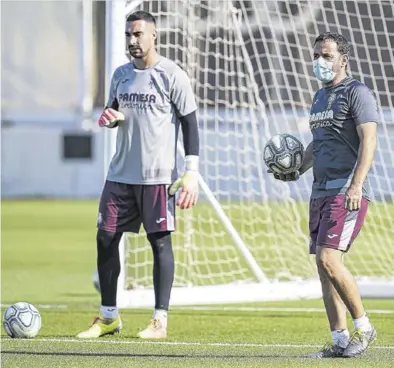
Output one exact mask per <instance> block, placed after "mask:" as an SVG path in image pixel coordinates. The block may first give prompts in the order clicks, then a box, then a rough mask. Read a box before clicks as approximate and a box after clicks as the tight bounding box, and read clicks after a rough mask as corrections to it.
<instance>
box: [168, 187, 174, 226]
mask: <svg viewBox="0 0 394 368" xmlns="http://www.w3.org/2000/svg"><path fill="white" fill-rule="evenodd" d="M169 187H170V186H169V185H167V186H166V212H167V231H174V230H175V218H174V215H175V205H174V209H173V211H174V214H172V213H171V211H170V208H169V206H168V205H169V203H170V201H169V200H168V197H169V194H168V188H169ZM171 202H172V203H174V200H173V199H172V200H171Z"/></svg>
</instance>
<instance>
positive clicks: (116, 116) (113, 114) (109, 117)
mask: <svg viewBox="0 0 394 368" xmlns="http://www.w3.org/2000/svg"><path fill="white" fill-rule="evenodd" d="M122 120H124V115H123V114H122V113H121V112H119V111H116V110H114V109H111V108H110V107H109V108H107V109H105V110H104V111H103V113H102V114H101V116H100V118H99V121H98V124H99V126H100V127H107V128H113V127H114V126H116V125H117V124H118V123H119V122H120V121H122Z"/></svg>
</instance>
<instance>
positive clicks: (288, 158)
mask: <svg viewBox="0 0 394 368" xmlns="http://www.w3.org/2000/svg"><path fill="white" fill-rule="evenodd" d="M263 155H264V157H263V158H264V162H265V164H266V165H267V166H268V168H269V169H271V170H272V171H273V172H276V173H278V174H290V173H292V172H294V171H297V170H298V169H299V168H300V167H301V165H302V161H303V159H304V146H303V145H302V143H301V142H300V141H299V140H298V139H297V138H296V137H294V136H292V135H290V134H278V135H275V136H273V137H272V138H271V139H270V140H269V141H268V142H267V144H266V145H265V147H264V153H263Z"/></svg>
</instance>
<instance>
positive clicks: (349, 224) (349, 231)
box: [338, 211, 358, 250]
mask: <svg viewBox="0 0 394 368" xmlns="http://www.w3.org/2000/svg"><path fill="white" fill-rule="evenodd" d="M349 212H350V211H348V213H347V216H346V217H348V216H349ZM350 214H351V215H353V218H352V219H351V220H346V219H345V225H344V226H343V230H342V234H341V238H340V239H339V245H338V249H339V250H346V249H347V247H348V245H349V243H350V239H351V238H352V235H353V231H354V228H355V227H356V223H357V219H358V213H357V215H356V216H354V212H353V213H350Z"/></svg>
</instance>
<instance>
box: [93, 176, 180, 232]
mask: <svg viewBox="0 0 394 368" xmlns="http://www.w3.org/2000/svg"><path fill="white" fill-rule="evenodd" d="M141 224H142V225H143V226H144V229H145V231H146V232H147V233H148V234H150V233H156V232H162V231H174V230H175V197H174V196H170V195H169V194H168V185H165V184H158V185H132V184H123V183H116V182H112V181H108V180H107V181H106V182H105V185H104V189H103V191H102V194H101V199H100V205H99V214H98V218H97V227H98V228H99V229H102V230H105V231H109V232H133V233H138V232H139V230H140V227H141Z"/></svg>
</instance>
